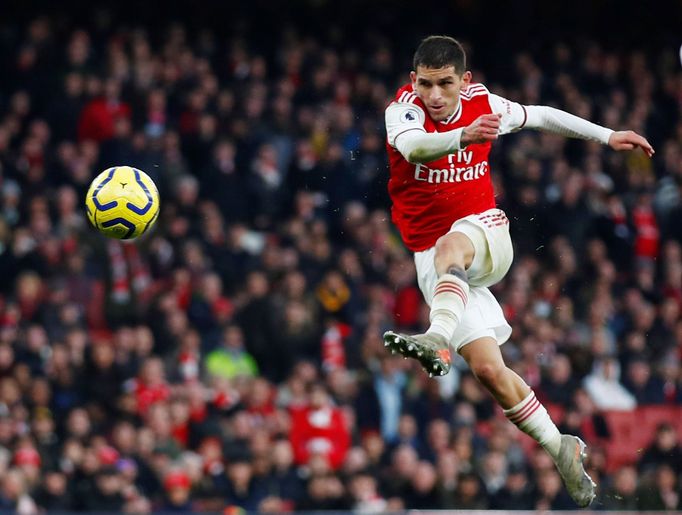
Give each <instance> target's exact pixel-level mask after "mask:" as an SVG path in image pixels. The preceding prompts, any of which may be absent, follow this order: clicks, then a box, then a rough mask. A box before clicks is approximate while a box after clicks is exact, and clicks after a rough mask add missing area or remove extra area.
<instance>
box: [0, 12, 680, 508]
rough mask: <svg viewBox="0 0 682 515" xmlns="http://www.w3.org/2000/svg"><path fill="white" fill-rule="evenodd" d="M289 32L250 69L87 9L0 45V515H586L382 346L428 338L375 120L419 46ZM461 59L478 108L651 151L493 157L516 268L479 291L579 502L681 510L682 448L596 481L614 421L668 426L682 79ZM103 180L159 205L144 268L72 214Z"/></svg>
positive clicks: (539, 141)
mask: <svg viewBox="0 0 682 515" xmlns="http://www.w3.org/2000/svg"><path fill="white" fill-rule="evenodd" d="M299 21H300V20H299ZM370 21H371V20H370ZM377 23H381V20H379V21H377ZM301 25H302V24H301V23H299V25H295V24H293V25H292V24H283V25H282V27H281V28H280V30H279V32H276V33H273V34H271V35H270V37H271V41H270V44H269V46H268V47H267V49H263V46H264V44H263V42H262V41H260V42H258V44H256V43H254V42H253V41H251V40H249V39H248V38H245V37H238V36H234V37H233V36H231V35H230V33H227V34H226V33H221V32H220V31H216V30H212V29H210V28H196V27H192V28H190V27H188V26H186V25H184V24H181V23H167V24H164V25H163V29H162V30H160V29H155V30H152V28H151V27H149V26H145V25H135V24H134V23H132V24H120V25H118V24H116V23H114V22H113V21H112V19H111V18H110V17H108V16H107V13H106V11H102V12H100V16H99V17H96V18H95V21H93V22H92V25H91V26H89V25H83V26H77V25H75V24H69V23H67V22H65V20H64V18H62V17H58V16H44V17H34V18H32V19H30V20H27V22H26V23H25V24H9V23H5V24H4V25H2V30H1V31H0V77H2V79H1V80H0V213H1V215H0V276H1V277H2V278H3V279H2V281H0V511H5V510H12V509H16V510H18V511H20V512H21V513H36V512H39V511H43V510H67V511H68V510H75V511H103V510H106V511H114V512H115V511H124V512H128V513H144V512H150V511H157V512H172V511H192V510H197V511H198V510H207V511H221V510H223V509H225V507H238V508H242V509H245V510H261V511H269V512H273V513H282V512H287V511H293V510H323V509H325V510H333V509H339V510H341V509H354V510H357V511H358V512H364V513H374V512H382V511H398V510H401V509H406V508H422V509H429V508H447V509H453V508H457V509H479V508H480V509H484V508H497V509H572V508H573V507H574V504H573V503H572V502H571V500H570V499H569V498H568V497H567V494H566V493H565V490H564V488H563V486H562V484H561V480H560V478H559V476H558V474H557V473H556V471H555V469H554V467H553V464H552V462H551V460H550V458H549V457H548V456H547V455H546V454H545V453H544V452H543V451H542V450H541V449H539V448H536V447H535V446H534V445H532V442H530V440H529V439H528V438H527V437H526V436H525V435H522V434H521V433H520V432H518V431H517V430H516V429H515V428H514V426H512V425H511V424H509V423H508V422H507V421H506V420H505V419H504V417H502V416H501V412H500V410H499V409H498V408H497V407H496V405H495V404H494V403H493V401H492V399H491V398H490V396H489V395H488V394H487V393H486V392H484V391H483V390H482V388H481V387H480V386H479V385H478V384H477V382H476V381H475V379H474V378H473V377H472V375H471V374H470V373H468V372H467V370H466V367H465V366H464V363H463V362H462V361H461V360H460V361H458V362H457V366H456V367H455V369H454V370H453V371H452V372H451V373H450V374H449V375H448V376H446V377H444V378H442V379H438V380H435V379H434V380H430V379H428V376H427V375H426V374H424V373H423V372H422V371H421V370H420V369H419V367H418V366H417V364H416V363H414V362H412V361H411V360H408V361H404V360H402V359H400V358H399V357H394V356H391V355H390V354H387V353H386V352H385V351H384V349H383V344H382V341H381V335H382V333H383V331H384V330H387V329H402V330H409V331H412V330H420V329H422V328H423V327H424V326H425V324H426V323H427V321H428V308H427V307H426V306H425V304H424V302H423V300H422V298H421V294H420V292H419V290H418V288H417V286H416V277H415V270H414V265H413V262H412V258H411V255H410V254H409V252H407V251H406V249H405V248H404V247H403V246H402V244H401V242H400V239H399V237H398V236H397V234H396V232H395V230H394V228H393V227H392V224H391V221H390V202H389V200H388V198H387V194H386V181H387V173H388V172H387V167H386V155H385V132H384V127H383V110H384V108H385V106H386V105H387V102H388V101H389V100H390V99H391V97H392V96H393V93H394V91H395V90H396V89H397V87H399V86H400V85H401V84H403V83H404V82H406V81H407V80H408V72H409V69H410V66H409V62H410V57H411V51H412V50H413V48H412V47H408V46H407V45H405V46H401V45H399V44H397V43H396V42H394V41H392V40H390V39H389V38H388V37H386V39H384V38H382V37H378V36H377V35H376V34H374V33H371V32H368V33H367V34H366V39H363V40H360V41H358V42H355V43H352V44H351V42H350V41H349V40H348V39H344V33H343V32H342V31H341V32H339V29H338V27H337V28H336V29H335V30H330V34H327V35H326V37H324V38H322V37H319V38H318V37H312V36H310V35H309V33H308V32H307V31H306V30H303V29H301V30H298V29H299V28H300V27H301ZM425 34H426V33H424V34H422V35H425ZM452 35H453V36H458V34H457V33H456V31H455V30H454V29H453V30H452ZM464 42H465V43H466V44H467V45H471V46H472V47H473V49H474V50H472V56H473V59H472V69H473V73H474V80H476V81H481V82H485V83H486V84H487V86H488V87H489V89H491V90H492V91H493V92H495V93H497V94H500V95H502V96H505V97H507V98H510V99H512V100H515V101H518V102H521V103H524V104H547V105H553V106H556V107H559V108H562V109H565V110H567V111H570V112H572V113H574V114H577V115H579V116H582V117H584V118H587V119H590V120H593V121H595V122H597V123H601V124H603V125H606V126H609V127H611V128H613V129H632V130H635V131H638V132H640V133H641V134H644V135H646V136H647V137H648V138H649V140H650V142H651V143H652V144H653V145H654V147H655V149H656V151H657V152H656V156H655V158H654V159H653V160H649V159H648V158H646V157H645V156H644V154H642V153H615V152H613V151H611V150H609V149H608V148H606V147H603V146H600V145H598V144H595V143H587V142H582V141H576V140H565V139H562V138H559V137H555V136H551V135H543V134H539V133H536V132H532V131H522V132H520V133H518V134H516V135H510V136H507V137H505V138H503V139H502V140H500V141H499V142H498V143H497V144H496V145H495V146H494V149H493V156H492V167H493V178H494V182H495V186H496V191H497V198H498V202H499V205H500V206H501V207H502V208H503V209H505V210H506V212H507V214H508V215H509V218H510V220H511V230H512V236H513V239H514V242H515V250H516V258H515V264H514V266H513V268H512V270H511V272H510V273H509V274H508V276H507V278H506V279H505V280H504V281H503V282H502V283H500V284H498V285H496V286H495V287H494V289H493V290H494V293H495V295H496V296H497V298H498V299H499V300H500V302H501V304H502V305H503V308H504V311H505V314H506V316H507V317H508V320H509V321H510V323H511V324H512V326H513V334H512V338H511V341H509V342H508V343H506V344H505V345H504V346H503V347H502V349H503V352H504V355H505V358H506V359H507V362H508V364H509V365H510V366H511V367H512V368H514V370H516V371H517V372H518V373H519V374H521V375H522V376H523V377H524V378H525V379H526V381H528V383H529V384H530V385H531V386H532V387H533V388H534V389H535V391H536V393H537V395H538V397H540V399H541V400H542V401H543V402H545V403H547V404H548V405H549V406H550V407H552V406H554V407H557V409H555V410H553V411H552V410H550V412H555V413H557V414H558V415H557V420H556V422H557V424H558V425H559V427H560V429H561V430H562V431H566V432H571V433H573V434H579V435H581V436H582V437H583V438H584V439H585V440H586V441H587V443H588V444H589V445H590V446H591V448H592V450H593V453H592V457H591V460H590V463H589V469H590V473H591V474H592V476H593V477H595V479H597V481H598V483H599V485H600V489H599V494H600V495H599V499H598V501H597V503H596V507H597V508H604V509H642V510H645V509H647V510H648V509H654V510H655V509H676V508H677V509H680V508H682V497H681V496H680V493H679V492H680V491H681V486H682V485H681V482H682V447H681V446H680V443H679V438H680V435H679V434H678V431H679V430H680V426H679V424H677V425H676V424H675V423H672V424H667V423H663V424H660V425H659V426H658V427H657V429H656V431H655V432H652V433H651V434H650V435H649V438H648V443H647V448H646V449H642V452H641V454H640V456H641V458H640V459H639V460H637V461H633V462H625V463H619V464H618V466H613V464H612V463H610V462H609V459H610V457H609V454H608V452H606V450H605V447H604V442H607V441H609V439H611V438H612V437H613V428H610V427H609V425H608V423H607V420H608V418H606V417H604V416H603V414H604V413H607V412H609V411H613V410H620V411H632V410H635V409H637V408H638V407H641V406H645V405H659V406H669V407H670V409H671V410H673V409H676V407H680V406H682V372H681V370H682V368H681V364H680V363H681V361H680V360H681V359H682V317H681V310H682V225H681V224H679V223H678V220H679V219H680V218H682V116H681V114H682V71H681V70H680V66H679V62H678V60H677V56H676V54H675V52H674V51H673V50H672V49H665V48H657V47H653V48H647V49H645V50H641V51H626V50H624V49H613V48H610V47H608V46H607V45H602V44H600V43H599V42H597V41H591V40H587V41H583V42H582V44H581V45H578V46H575V45H569V44H568V43H567V42H562V41H560V40H556V41H554V42H553V43H552V44H551V45H549V46H548V47H546V48H545V49H544V51H543V52H542V54H541V55H540V56H535V55H533V54H532V53H530V52H524V51H523V50H522V49H521V48H519V49H513V58H512V59H511V60H509V61H508V62H507V63H506V67H505V68H504V69H499V70H497V69H496V68H494V67H493V68H490V69H479V66H481V64H480V63H485V62H486V58H485V56H483V55H481V54H480V53H479V54H477V53H476V52H475V48H476V41H475V40H468V39H466V40H464ZM477 58H478V60H477ZM115 164H130V165H134V166H136V167H138V168H140V169H142V170H144V171H146V172H147V173H148V174H149V175H150V176H151V177H152V178H153V179H154V180H155V181H156V184H157V185H158V187H159V189H160V192H161V199H162V200H161V202H162V207H161V209H162V211H161V216H160V218H159V221H158V223H157V226H156V228H155V230H154V231H152V233H151V234H149V235H147V236H146V237H145V238H144V239H142V240H141V241H139V242H136V243H135V244H123V243H121V242H119V241H115V240H105V238H103V237H101V236H100V235H99V234H97V233H96V231H94V230H93V229H92V228H91V227H89V226H88V224H87V222H86V219H85V216H84V212H83V211H84V210H83V196H84V193H85V191H86V190H87V188H88V185H89V182H90V181H91V180H92V178H93V177H94V176H95V175H96V174H98V173H99V172H100V171H101V170H103V169H105V168H107V167H109V166H112V165H115ZM559 408H560V409H559ZM671 413H672V411H671ZM633 416H634V415H633ZM673 422H674V421H673Z"/></svg>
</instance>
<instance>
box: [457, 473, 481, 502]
mask: <svg viewBox="0 0 682 515" xmlns="http://www.w3.org/2000/svg"><path fill="white" fill-rule="evenodd" d="M457 491H458V492H459V495H460V497H461V498H463V499H473V498H474V497H476V496H477V495H478V493H479V491H480V485H479V483H478V481H477V480H476V478H475V477H470V476H464V477H463V478H461V479H460V481H459V484H458V485H457Z"/></svg>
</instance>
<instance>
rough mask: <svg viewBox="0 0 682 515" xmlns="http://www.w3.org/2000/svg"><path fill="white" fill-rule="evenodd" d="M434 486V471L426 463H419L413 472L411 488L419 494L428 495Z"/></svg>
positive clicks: (431, 466)
mask: <svg viewBox="0 0 682 515" xmlns="http://www.w3.org/2000/svg"><path fill="white" fill-rule="evenodd" d="M435 486H436V469H435V468H434V467H433V465H431V464H430V463H429V462H428V461H421V462H419V465H417V468H416V469H415V471H414V477H413V478H412V487H413V488H414V489H415V490H416V491H417V492H419V493H424V494H426V493H429V492H430V491H431V490H433V488H434V487H435Z"/></svg>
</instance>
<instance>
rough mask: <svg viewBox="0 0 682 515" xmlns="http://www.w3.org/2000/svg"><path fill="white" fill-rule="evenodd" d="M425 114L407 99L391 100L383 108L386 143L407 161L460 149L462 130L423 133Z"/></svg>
mask: <svg viewBox="0 0 682 515" xmlns="http://www.w3.org/2000/svg"><path fill="white" fill-rule="evenodd" d="M425 118H426V115H425V113H424V111H423V110H422V108H421V107H419V106H417V105H415V104H412V103H406V102H393V103H392V104H391V105H389V106H388V107H387V108H386V136H387V137H388V144H389V145H391V146H392V147H393V148H395V149H396V150H397V151H398V152H400V153H401V154H402V155H403V157H404V158H405V159H406V160H407V161H409V162H410V163H413V164H416V163H428V162H429V161H433V160H434V159H438V158H439V157H442V156H445V155H447V154H450V153H452V152H456V151H457V150H460V149H461V138H462V130H463V129H455V130H453V131H447V132H426V129H424V121H425Z"/></svg>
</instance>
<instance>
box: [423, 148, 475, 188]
mask: <svg viewBox="0 0 682 515" xmlns="http://www.w3.org/2000/svg"><path fill="white" fill-rule="evenodd" d="M473 158H474V152H473V151H471V150H468V151H467V150H458V151H457V153H456V154H448V156H447V163H448V166H447V167H446V168H429V167H428V166H426V165H424V164H421V163H420V164H417V166H416V167H415V169H414V178H415V180H417V181H423V182H430V183H436V184H439V183H441V182H463V181H475V180H476V179H479V178H481V177H483V176H484V175H485V174H486V173H488V161H485V160H484V161H479V162H477V163H473V164H472V161H473Z"/></svg>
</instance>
